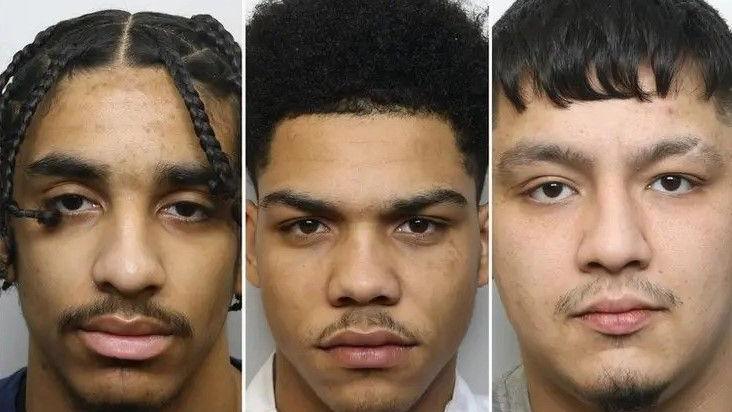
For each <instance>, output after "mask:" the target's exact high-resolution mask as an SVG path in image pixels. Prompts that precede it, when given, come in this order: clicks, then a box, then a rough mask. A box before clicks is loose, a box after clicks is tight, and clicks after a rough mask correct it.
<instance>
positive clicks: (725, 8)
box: [490, 0, 732, 380]
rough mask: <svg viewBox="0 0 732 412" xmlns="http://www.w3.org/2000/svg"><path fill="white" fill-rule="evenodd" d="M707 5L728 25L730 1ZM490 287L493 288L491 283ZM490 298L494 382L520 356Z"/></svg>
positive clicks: (496, 301)
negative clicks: (717, 11)
mask: <svg viewBox="0 0 732 412" xmlns="http://www.w3.org/2000/svg"><path fill="white" fill-rule="evenodd" d="M513 3H514V1H513V0H491V1H490V5H491V18H490V20H491V22H495V21H496V20H497V19H499V18H500V17H501V16H502V15H503V13H505V12H506V10H507V9H508V8H509V7H510V6H511V4H513ZM707 3H709V4H710V5H712V6H713V7H715V8H716V9H717V10H719V12H720V14H721V15H722V16H724V18H725V19H727V24H728V25H729V23H730V19H732V0H707ZM496 218H499V219H500V216H496ZM491 286H493V284H492V282H491ZM491 296H492V298H493V306H492V309H493V316H492V319H491V322H492V327H493V341H492V342H491V343H492V345H491V347H492V352H493V357H492V361H493V363H492V365H491V366H492V370H493V379H494V380H495V379H498V377H499V376H501V375H503V374H505V373H506V372H509V371H510V370H511V369H513V367H515V366H516V365H518V364H519V363H520V359H521V354H520V351H519V347H518V342H517V341H516V334H514V332H513V329H512V328H511V324H510V323H508V319H507V318H506V312H505V311H504V310H503V304H502V303H501V299H500V297H499V296H498V292H497V290H496V288H495V287H491Z"/></svg>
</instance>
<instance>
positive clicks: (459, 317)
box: [396, 235, 480, 353]
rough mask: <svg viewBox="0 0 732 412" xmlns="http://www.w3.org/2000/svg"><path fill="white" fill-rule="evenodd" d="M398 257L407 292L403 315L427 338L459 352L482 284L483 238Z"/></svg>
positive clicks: (457, 240)
mask: <svg viewBox="0 0 732 412" xmlns="http://www.w3.org/2000/svg"><path fill="white" fill-rule="evenodd" d="M396 255H398V256H399V259H400V261H399V263H398V265H397V268H398V269H397V270H398V273H399V274H400V277H401V282H402V293H403V295H402V299H401V302H400V303H401V305H402V306H401V308H397V309H396V311H397V313H398V314H399V315H400V316H402V318H403V319H404V320H405V321H407V322H410V323H411V324H412V325H414V326H415V327H416V328H418V329H420V332H421V334H422V335H423V338H425V339H426V340H431V341H432V342H433V344H435V345H437V346H444V347H448V348H450V349H451V350H452V349H455V348H456V347H457V346H458V345H459V343H460V341H461V340H462V337H463V335H464V334H465V332H466V331H467V327H468V324H469V322H470V318H471V316H472V311H473V304H474V301H475V293H476V290H477V286H478V283H477V282H478V265H479V261H480V245H479V242H478V238H477V235H476V236H453V237H451V238H450V239H447V240H446V241H445V243H444V244H442V245H438V246H433V247H427V248H414V249H411V250H409V251H400V252H399V253H397V254H396ZM448 352H449V353H453V352H452V351H448Z"/></svg>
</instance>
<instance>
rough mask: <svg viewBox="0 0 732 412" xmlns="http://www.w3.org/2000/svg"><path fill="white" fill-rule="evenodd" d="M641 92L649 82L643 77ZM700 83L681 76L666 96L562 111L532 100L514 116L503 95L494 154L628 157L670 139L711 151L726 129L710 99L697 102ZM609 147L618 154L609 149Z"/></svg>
mask: <svg viewBox="0 0 732 412" xmlns="http://www.w3.org/2000/svg"><path fill="white" fill-rule="evenodd" d="M641 80H642V83H643V84H644V88H645V89H646V90H648V89H649V88H648V87H647V86H648V84H651V83H652V79H648V78H647V75H644V76H642V79H641ZM701 87H702V85H701V83H700V80H699V79H696V78H692V77H689V76H687V77H684V78H681V79H680V80H679V81H678V84H677V85H676V87H675V89H673V90H672V91H671V92H670V93H669V95H668V96H666V97H665V98H661V97H658V96H655V95H654V96H652V97H651V100H650V101H649V102H640V101H638V100H637V99H610V100H601V101H575V102H572V103H571V104H570V106H569V107H567V108H559V107H557V106H555V105H554V104H553V103H552V102H551V101H550V100H549V99H548V98H546V97H543V96H533V97H532V98H531V99H530V101H529V102H528V105H527V109H526V111H524V112H522V113H519V112H518V111H516V110H515V109H514V107H513V106H512V105H511V103H510V102H509V101H508V99H506V97H505V96H504V95H499V97H498V100H497V108H498V111H497V119H496V126H495V130H494V143H495V146H494V147H495V154H500V153H502V152H504V151H506V150H510V149H511V148H513V147H514V146H515V145H516V144H530V143H533V142H536V141H542V142H546V141H551V142H553V143H557V144H565V145H567V146H573V147H576V148H581V149H583V151H585V152H587V153H593V154H595V156H597V157H599V158H602V157H603V156H611V155H612V154H613V153H616V152H622V153H627V152H629V151H634V150H636V149H638V148H639V147H644V146H647V145H649V144H653V143H655V142H656V141H658V140H660V139H668V138H671V137H683V136H689V137H695V138H698V139H700V140H701V141H702V143H704V144H706V145H710V146H719V145H726V144H728V143H729V142H728V140H729V139H728V138H729V130H730V129H729V127H728V126H726V125H725V123H724V122H723V119H722V118H721V117H720V114H719V112H718V109H717V107H716V105H715V103H714V102H713V101H712V100H707V99H704V98H703V97H702V90H703V89H702V88H701ZM610 147H614V148H616V149H617V150H608V149H609V148H610Z"/></svg>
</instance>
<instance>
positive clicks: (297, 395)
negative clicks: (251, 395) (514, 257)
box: [274, 352, 457, 412]
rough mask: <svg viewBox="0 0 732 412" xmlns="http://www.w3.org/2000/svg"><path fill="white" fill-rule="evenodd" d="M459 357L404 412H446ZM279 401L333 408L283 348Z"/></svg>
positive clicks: (317, 410)
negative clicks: (324, 400)
mask: <svg viewBox="0 0 732 412" xmlns="http://www.w3.org/2000/svg"><path fill="white" fill-rule="evenodd" d="M456 365H457V357H456V356H455V357H453V358H452V359H450V360H449V361H448V362H447V364H446V365H445V366H444V367H443V368H442V369H441V370H440V372H439V373H438V374H437V376H436V377H435V379H434V380H433V381H432V382H431V383H430V385H429V386H428V387H427V390H426V391H425V392H424V393H423V394H422V395H421V396H420V397H419V398H418V399H417V401H416V402H415V403H414V404H413V405H412V406H411V407H410V408H409V409H408V410H406V411H403V412H443V411H444V410H445V406H446V405H447V403H448V402H450V400H451V399H452V394H453V391H454V388H455V367H456ZM274 381H275V382H274V383H275V403H276V405H277V411H279V412H294V411H298V412H322V411H330V410H331V409H330V408H329V407H328V406H327V405H326V404H325V403H324V402H323V400H322V399H320V397H318V395H317V394H316V393H315V391H313V389H312V388H311V387H310V385H309V384H308V383H307V382H306V381H305V380H304V379H303V377H302V376H300V374H299V373H298V372H297V370H296V369H295V367H294V366H293V365H292V364H291V363H290V362H289V361H288V360H287V359H286V358H285V357H284V356H283V355H281V354H280V352H277V353H276V355H275V362H274Z"/></svg>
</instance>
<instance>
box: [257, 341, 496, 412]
mask: <svg viewBox="0 0 732 412" xmlns="http://www.w3.org/2000/svg"><path fill="white" fill-rule="evenodd" d="M273 367H274V354H272V355H271V356H270V357H269V359H267V362H265V363H264V365H262V368H261V369H259V372H257V374H256V375H255V376H254V379H252V381H251V382H250V383H249V386H247V392H246V395H245V397H244V402H245V403H244V405H245V408H244V410H245V411H246V412H277V409H276V408H275V394H274V375H273V372H272V371H273ZM488 405H489V403H488V397H487V396H481V395H475V394H473V392H472V391H471V390H470V387H469V386H468V384H467V383H465V381H464V380H463V378H461V377H460V375H458V376H457V377H456V378H455V388H454V389H453V392H452V400H451V401H450V402H449V403H448V404H447V407H446V408H445V412H488V411H490V408H489V407H488Z"/></svg>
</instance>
